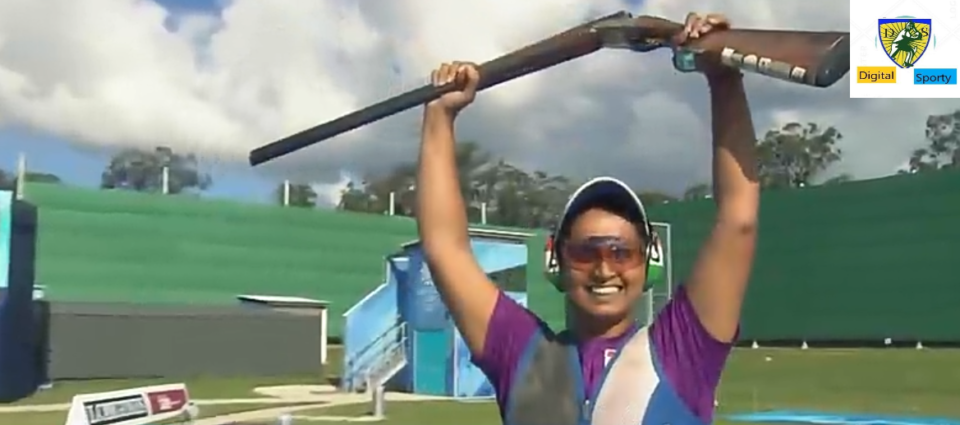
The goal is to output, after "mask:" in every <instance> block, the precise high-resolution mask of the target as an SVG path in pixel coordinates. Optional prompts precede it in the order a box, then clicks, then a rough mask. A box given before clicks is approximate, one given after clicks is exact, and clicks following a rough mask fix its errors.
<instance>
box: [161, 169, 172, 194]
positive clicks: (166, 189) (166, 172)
mask: <svg viewBox="0 0 960 425" xmlns="http://www.w3.org/2000/svg"><path fill="white" fill-rule="evenodd" d="M160 185H161V189H162V190H163V194H164V195H168V194H170V167H167V166H164V167H163V174H162V175H161V176H160Z"/></svg>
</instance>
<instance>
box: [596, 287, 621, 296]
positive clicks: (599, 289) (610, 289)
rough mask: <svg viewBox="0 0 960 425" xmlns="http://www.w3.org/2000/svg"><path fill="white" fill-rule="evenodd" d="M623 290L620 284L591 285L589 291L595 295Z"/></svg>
mask: <svg viewBox="0 0 960 425" xmlns="http://www.w3.org/2000/svg"><path fill="white" fill-rule="evenodd" d="M622 290H623V287H620V286H593V287H591V288H590V292H592V293H594V294H597V295H613V294H616V293H618V292H620V291H622Z"/></svg>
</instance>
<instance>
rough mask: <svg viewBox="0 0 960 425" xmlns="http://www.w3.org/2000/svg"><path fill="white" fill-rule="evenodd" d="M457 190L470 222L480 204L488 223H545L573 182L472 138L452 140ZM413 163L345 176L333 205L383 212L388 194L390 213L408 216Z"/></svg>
mask: <svg viewBox="0 0 960 425" xmlns="http://www.w3.org/2000/svg"><path fill="white" fill-rule="evenodd" d="M456 161H457V167H458V172H459V174H460V175H459V179H460V192H461V194H462V195H463V198H464V201H465V203H466V209H467V211H466V212H467V217H468V219H469V220H470V222H472V223H478V222H480V221H481V218H482V216H483V211H484V209H486V218H487V223H488V224H496V225H502V226H518V227H548V226H550V225H551V224H553V223H555V222H556V221H557V219H558V218H559V214H560V212H561V211H562V210H563V205H564V203H565V202H566V199H567V196H569V194H570V193H571V192H572V191H573V185H572V183H571V182H570V181H569V179H567V178H566V177H563V176H558V175H552V174H550V173H547V172H545V171H539V170H537V171H533V172H527V171H525V170H522V169H520V168H518V167H516V166H514V165H512V164H510V163H508V162H506V161H504V160H502V159H501V160H498V161H493V160H492V155H491V154H490V153H488V152H486V151H483V150H482V149H481V148H480V145H478V144H477V143H474V142H464V143H460V144H458V145H457V152H456ZM416 174H417V168H416V164H412V163H406V164H401V165H400V166H398V167H396V168H394V169H393V170H391V171H390V172H388V173H386V174H383V175H380V176H368V177H367V178H365V179H364V180H363V181H361V182H351V183H349V184H348V185H347V187H346V189H344V191H343V192H342V193H341V198H340V204H339V205H338V208H340V209H343V210H348V211H362V212H370V213H377V214H383V213H385V212H386V211H388V210H389V209H390V194H391V193H393V194H394V201H395V205H394V208H395V213H396V214H397V215H406V216H413V215H414V214H415V211H414V207H415V200H416Z"/></svg>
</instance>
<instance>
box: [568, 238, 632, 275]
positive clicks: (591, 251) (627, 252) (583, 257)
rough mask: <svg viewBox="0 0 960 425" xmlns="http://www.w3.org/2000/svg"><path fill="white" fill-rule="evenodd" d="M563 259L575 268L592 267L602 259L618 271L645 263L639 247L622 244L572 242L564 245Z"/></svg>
mask: <svg viewBox="0 0 960 425" xmlns="http://www.w3.org/2000/svg"><path fill="white" fill-rule="evenodd" d="M563 259H564V260H565V261H566V262H567V263H568V264H569V265H570V267H571V268H574V269H592V268H594V267H596V266H597V265H599V264H600V262H601V261H604V262H606V263H607V265H608V266H610V267H612V268H613V269H614V270H616V271H624V270H629V269H633V268H636V267H640V266H642V265H643V254H642V253H641V250H640V248H639V247H628V246H624V245H622V244H595V243H570V244H565V245H564V246H563Z"/></svg>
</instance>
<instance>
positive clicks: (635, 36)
mask: <svg viewBox="0 0 960 425" xmlns="http://www.w3.org/2000/svg"><path fill="white" fill-rule="evenodd" d="M683 27H684V26H683V24H680V23H677V22H673V21H669V20H666V19H662V18H657V17H653V16H636V17H635V16H633V15H631V14H630V13H629V12H617V13H614V14H611V15H607V16H604V17H601V18H598V19H594V20H592V21H589V22H586V23H584V24H581V25H578V26H576V27H573V28H571V29H569V30H566V31H563V32H561V33H559V34H555V35H553V36H551V37H549V38H546V39H543V40H541V41H539V42H537V43H534V44H531V45H528V46H526V47H523V48H520V49H518V50H515V51H513V52H511V53H508V54H506V55H503V56H500V57H498V58H496V59H493V60H491V61H489V62H484V63H483V64H481V65H480V66H479V71H480V82H479V87H478V90H485V89H488V88H490V87H494V86H496V85H498V84H501V83H504V82H507V81H510V80H513V79H515V78H519V77H522V76H524V75H527V74H530V73H534V72H537V71H541V70H544V69H547V68H550V67H552V66H555V65H559V64H561V63H564V62H567V61H569V60H572V59H576V58H579V57H582V56H586V55H589V54H591V53H593V52H596V51H597V50H600V49H603V48H613V49H626V50H630V51H635V52H649V51H652V50H656V49H660V48H671V49H674V52H675V53H674V56H673V64H674V67H675V68H676V69H678V70H680V71H683V72H693V71H697V70H699V69H702V65H703V64H705V63H707V61H720V63H723V64H724V65H727V66H731V67H734V68H739V69H742V70H744V71H747V72H753V73H758V74H761V75H765V76H769V77H773V78H778V79H782V80H786V81H790V82H793V83H798V84H804V85H808V86H814V87H829V86H831V85H833V84H834V83H836V82H837V81H838V80H839V79H840V78H841V77H843V76H844V75H846V73H847V72H848V71H849V69H850V33H849V32H813V31H780V30H750V29H728V30H723V31H717V32H711V33H707V34H705V35H704V36H702V37H701V38H699V39H696V40H690V41H689V42H687V43H686V44H684V45H683V46H681V47H677V46H676V45H675V44H674V43H673V42H672V40H674V39H675V37H676V36H677V35H678V34H680V32H681V31H683ZM455 88H456V86H455V85H454V84H448V85H444V86H439V87H436V86H433V85H426V86H423V87H420V88H418V89H415V90H411V91H409V92H406V93H403V94H400V95H398V96H394V97H392V98H389V99H386V100H384V101H382V102H379V103H376V104H373V105H371V106H368V107H366V108H363V109H360V110H358V111H355V112H351V113H349V114H347V115H344V116H342V117H340V118H337V119H334V120H332V121H329V122H326V123H323V124H320V125H317V126H315V127H312V128H309V129H306V130H303V131H301V132H299V133H296V134H294V135H292V136H288V137H286V138H283V139H280V140H278V141H275V142H273V143H270V144H268V145H264V146H262V147H259V148H257V149H254V150H252V151H251V152H250V165H254V166H255V165H259V164H262V163H264V162H267V161H270V160H272V159H275V158H278V157H280V156H283V155H286V154H289V153H292V152H295V151H297V150H300V149H303V148H305V147H307V146H310V145H314V144H316V143H320V142H322V141H324V140H327V139H329V138H332V137H335V136H337V135H340V134H343V133H346V132H348V131H350V130H353V129H356V128H358V127H361V126H364V125H367V124H370V123H372V122H375V121H379V120H381V119H383V118H386V117H389V116H391V115H394V114H397V113H400V112H403V111H406V110H408V109H411V108H415V107H417V106H420V105H422V104H424V103H427V102H430V101H432V100H434V99H437V98H439V97H440V96H442V95H443V94H445V93H449V92H451V91H453V90H455Z"/></svg>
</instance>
